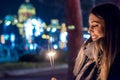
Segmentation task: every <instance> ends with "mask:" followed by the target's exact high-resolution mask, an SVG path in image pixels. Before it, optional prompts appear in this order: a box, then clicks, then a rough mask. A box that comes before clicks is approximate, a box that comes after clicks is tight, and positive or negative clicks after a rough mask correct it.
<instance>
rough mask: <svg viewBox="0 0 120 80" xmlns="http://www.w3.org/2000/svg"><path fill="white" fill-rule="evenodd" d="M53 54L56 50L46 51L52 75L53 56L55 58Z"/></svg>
mask: <svg viewBox="0 0 120 80" xmlns="http://www.w3.org/2000/svg"><path fill="white" fill-rule="evenodd" d="M55 54H56V52H55V51H53V50H50V51H49V52H48V56H49V60H50V65H51V70H52V74H53V76H54V58H55Z"/></svg>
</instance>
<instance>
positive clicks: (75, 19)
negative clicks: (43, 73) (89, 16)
mask: <svg viewBox="0 0 120 80" xmlns="http://www.w3.org/2000/svg"><path fill="white" fill-rule="evenodd" d="M66 23H67V26H68V27H69V26H74V27H75V28H74V29H72V30H71V29H68V48H69V49H68V65H69V68H68V80H72V77H73V67H74V61H75V58H76V56H77V54H78V51H79V48H80V46H81V44H82V43H83V34H82V31H83V30H82V27H83V23H82V14H81V5H80V0H66Z"/></svg>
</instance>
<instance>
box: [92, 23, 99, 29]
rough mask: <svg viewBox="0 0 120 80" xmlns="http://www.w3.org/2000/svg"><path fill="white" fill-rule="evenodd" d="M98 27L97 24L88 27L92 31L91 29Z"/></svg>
mask: <svg viewBox="0 0 120 80" xmlns="http://www.w3.org/2000/svg"><path fill="white" fill-rule="evenodd" d="M98 26H99V25H98V24H95V25H90V27H91V28H92V29H93V28H96V27H98Z"/></svg>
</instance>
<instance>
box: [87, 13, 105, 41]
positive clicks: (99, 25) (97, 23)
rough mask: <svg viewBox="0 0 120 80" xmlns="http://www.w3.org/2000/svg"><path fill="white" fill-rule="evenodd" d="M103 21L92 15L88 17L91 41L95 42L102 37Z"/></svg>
mask: <svg viewBox="0 0 120 80" xmlns="http://www.w3.org/2000/svg"><path fill="white" fill-rule="evenodd" d="M104 25H105V24H104V20H103V19H102V18H98V17H96V16H95V15H94V14H90V16H89V29H88V32H89V33H90V35H91V37H92V40H93V41H95V40H97V39H99V38H101V37H103V36H104Z"/></svg>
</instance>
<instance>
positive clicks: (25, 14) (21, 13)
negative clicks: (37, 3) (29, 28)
mask: <svg viewBox="0 0 120 80" xmlns="http://www.w3.org/2000/svg"><path fill="white" fill-rule="evenodd" d="M35 15H36V10H35V8H34V6H33V5H32V4H30V3H23V4H21V5H20V7H19V10H18V18H19V21H20V22H24V21H25V20H26V19H28V18H30V17H32V16H35Z"/></svg>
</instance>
